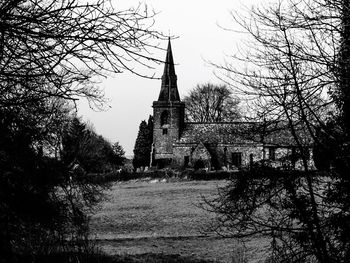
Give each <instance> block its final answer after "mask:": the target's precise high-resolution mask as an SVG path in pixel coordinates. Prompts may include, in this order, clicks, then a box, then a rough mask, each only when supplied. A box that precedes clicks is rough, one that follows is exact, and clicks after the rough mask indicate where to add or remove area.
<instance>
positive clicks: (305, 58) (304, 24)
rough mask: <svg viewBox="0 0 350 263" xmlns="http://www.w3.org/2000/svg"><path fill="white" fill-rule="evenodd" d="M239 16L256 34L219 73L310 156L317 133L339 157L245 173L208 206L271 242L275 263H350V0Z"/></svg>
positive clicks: (289, 3) (290, 1)
mask: <svg viewBox="0 0 350 263" xmlns="http://www.w3.org/2000/svg"><path fill="white" fill-rule="evenodd" d="M232 16H233V19H234V21H235V22H237V23H238V24H239V25H240V26H241V27H242V28H243V30H244V31H245V32H246V33H247V35H248V36H249V37H250V39H249V40H248V41H247V45H246V46H244V47H243V48H242V50H241V51H240V52H239V53H237V54H235V55H233V56H231V57H227V58H226V63H224V64H222V65H215V66H216V67H217V68H218V69H219V70H221V71H220V72H221V75H219V76H220V77H221V78H222V79H223V80H224V81H226V82H227V83H228V84H229V85H231V86H232V87H234V89H235V90H236V91H235V92H240V93H241V94H243V95H245V96H247V97H249V98H250V99H251V101H252V102H251V105H250V106H251V108H254V109H255V110H256V118H257V119H258V120H259V121H262V120H266V122H272V123H280V124H283V125H285V127H284V128H285V129H289V131H290V132H291V134H292V135H293V137H294V140H295V143H296V145H297V146H299V147H298V148H299V149H298V150H299V151H300V153H301V154H302V155H304V154H303V143H302V141H303V137H305V136H311V137H312V139H313V142H314V146H318V147H323V155H324V156H323V158H324V160H327V159H331V160H333V161H334V162H333V168H332V169H331V170H328V171H327V172H325V173H321V172H310V171H307V165H304V169H305V171H303V172H297V171H294V172H293V171H277V170H274V169H267V168H266V167H258V168H257V169H256V170H252V171H251V172H246V173H243V172H242V174H241V175H239V176H237V177H236V178H234V179H233V180H232V182H231V183H230V184H229V185H228V186H227V187H226V188H224V189H222V191H221V193H220V195H219V197H218V198H217V199H215V200H212V201H211V202H210V201H209V202H207V204H208V205H209V206H208V207H209V208H208V209H212V210H213V211H214V212H216V213H217V215H218V220H219V221H218V223H219V224H218V225H217V228H216V230H218V231H219V232H221V233H224V234H228V235H234V236H236V237H252V236H253V237H260V236H264V237H268V238H270V240H271V241H272V243H271V250H270V252H271V253H272V255H271V262H348V261H349V254H350V245H349V244H350V239H349V235H348V233H349V225H350V223H349V216H348V215H349V207H350V206H349V185H350V184H349V175H348V171H349V167H350V159H349V156H350V150H349V134H350V133H349V131H350V125H349V123H350V122H349V120H350V118H349V116H350V110H349V109H350V105H349V104H350V95H349V94H350V88H349V83H350V82H349V76H350V33H349V32H350V31H349V30H350V1H348V0H278V1H275V3H272V4H270V5H266V6H263V7H258V8H253V9H252V10H250V11H249V12H248V13H247V15H242V14H239V13H232ZM242 65H243V67H242ZM266 122H265V121H264V122H263V123H266ZM298 127H302V129H303V132H302V133H298V132H297V129H298ZM282 128H283V127H282ZM320 134H321V135H322V136H320ZM305 156H306V155H305ZM303 159H304V158H303ZM305 164H306V163H305ZM260 168H261V169H260ZM259 169H260V170H259Z"/></svg>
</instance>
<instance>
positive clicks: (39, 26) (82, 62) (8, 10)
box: [0, 0, 162, 106]
mask: <svg viewBox="0 0 350 263" xmlns="http://www.w3.org/2000/svg"><path fill="white" fill-rule="evenodd" d="M154 15H155V13H154V12H152V11H150V10H148V9H147V7H142V6H141V5H140V6H138V7H136V8H130V9H128V10H117V9H116V8H115V7H113V6H112V3H111V2H110V1H109V0H96V1H89V2H88V1H79V0H59V1H56V0H1V1H0V78H1V79H0V105H6V106H11V105H18V104H23V103H25V102H27V101H28V100H32V99H34V97H35V98H36V99H41V98H45V97H52V96H55V97H61V98H64V99H76V98H77V96H83V97H87V98H89V99H92V100H96V101H97V102H99V101H101V100H102V98H103V93H102V92H101V90H99V89H98V88H97V87H96V86H94V81H96V80H97V79H96V78H94V77H96V76H97V75H99V76H106V74H108V73H119V72H123V71H131V72H133V73H135V74H138V75H142V76H148V77H152V75H151V74H150V72H149V71H148V69H150V68H151V67H152V63H151V61H153V62H157V59H155V58H153V57H152V55H153V54H152V52H153V51H154V50H155V49H157V48H158V47H157V44H158V43H157V39H159V38H161V37H162V35H161V34H160V33H158V32H156V31H153V30H152V26H153V22H154V20H153V17H154Z"/></svg>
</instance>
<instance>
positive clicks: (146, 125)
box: [133, 115, 153, 168]
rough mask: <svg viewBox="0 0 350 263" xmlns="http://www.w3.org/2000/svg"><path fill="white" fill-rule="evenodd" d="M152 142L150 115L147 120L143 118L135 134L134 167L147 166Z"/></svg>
mask: <svg viewBox="0 0 350 263" xmlns="http://www.w3.org/2000/svg"><path fill="white" fill-rule="evenodd" d="M152 142H153V117H152V116H151V115H150V116H149V118H148V122H146V121H145V120H143V121H142V122H141V123H140V127H139V132H138V134H137V138H136V142H135V147H134V159H133V165H134V167H135V168H139V167H141V166H143V167H145V166H149V165H150V160H151V149H152Z"/></svg>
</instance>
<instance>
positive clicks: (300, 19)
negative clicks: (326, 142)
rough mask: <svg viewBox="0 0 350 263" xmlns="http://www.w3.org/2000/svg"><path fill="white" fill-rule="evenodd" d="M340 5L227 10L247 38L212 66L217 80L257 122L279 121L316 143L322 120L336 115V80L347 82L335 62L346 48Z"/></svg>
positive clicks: (321, 0) (321, 1) (325, 0)
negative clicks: (242, 100)
mask: <svg viewBox="0 0 350 263" xmlns="http://www.w3.org/2000/svg"><path fill="white" fill-rule="evenodd" d="M343 2H344V3H345V2H346V1H342V0H334V1H333V0H332V1H329V0H316V1H311V0H302V1H295V0H288V1H282V0H279V1H276V3H273V4H271V5H268V6H264V7H256V8H253V9H252V10H250V11H249V12H248V13H247V14H246V15H244V14H242V13H235V12H232V17H233V19H234V21H235V22H236V23H238V24H239V25H240V26H241V27H242V28H243V30H244V31H245V32H246V33H247V35H248V36H249V38H248V40H247V42H246V45H245V46H244V48H242V49H241V50H240V52H238V53H237V54H234V55H232V56H231V57H227V58H226V63H224V64H221V65H215V66H216V67H217V68H218V69H220V70H221V71H220V72H221V74H220V75H219V77H220V78H221V79H223V80H224V81H225V82H227V83H229V84H230V85H231V86H233V87H234V88H235V90H236V92H239V93H240V94H242V93H243V94H244V95H245V96H247V97H249V98H250V99H251V101H252V102H251V105H250V107H251V108H254V109H255V111H256V117H257V118H258V119H259V120H262V119H266V120H268V121H283V122H285V123H286V128H288V129H290V130H292V131H293V129H294V127H295V126H298V125H299V124H300V125H303V126H304V127H306V128H307V130H308V133H309V134H310V135H311V136H312V137H313V138H314V139H315V140H317V136H316V131H317V130H319V129H320V128H322V129H324V130H325V131H326V127H325V125H324V124H325V122H326V121H327V120H329V119H330V118H334V116H336V115H337V114H338V113H339V107H337V104H339V103H341V102H340V100H339V99H337V98H336V97H337V96H338V97H339V95H336V94H339V85H340V83H341V81H340V80H341V79H343V80H344V81H346V80H348V75H346V74H342V75H341V72H343V71H344V69H343V70H341V67H342V66H341V65H342V64H341V63H339V61H341V60H342V59H343V58H344V56H343V55H342V54H344V53H342V52H340V50H348V48H344V43H345V42H344V41H343V40H344V39H345V38H344V30H345V29H347V28H348V27H345V26H344V19H343V18H344V17H345V15H346V12H349V11H348V10H347V9H346V8H347V7H346V6H345V5H343ZM346 10H347V11H346ZM345 11H346V12H345ZM326 132H327V131H326ZM328 134H329V133H328ZM329 135H330V134H329ZM295 139H296V141H297V142H298V141H301V140H300V138H298V137H297V136H295Z"/></svg>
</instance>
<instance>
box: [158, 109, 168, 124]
mask: <svg viewBox="0 0 350 263" xmlns="http://www.w3.org/2000/svg"><path fill="white" fill-rule="evenodd" d="M165 124H169V112H168V111H167V110H165V111H163V112H162V114H161V116H160V125H161V126H163V125H165Z"/></svg>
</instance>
